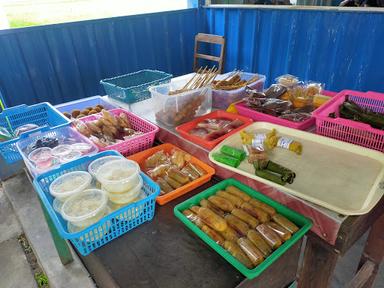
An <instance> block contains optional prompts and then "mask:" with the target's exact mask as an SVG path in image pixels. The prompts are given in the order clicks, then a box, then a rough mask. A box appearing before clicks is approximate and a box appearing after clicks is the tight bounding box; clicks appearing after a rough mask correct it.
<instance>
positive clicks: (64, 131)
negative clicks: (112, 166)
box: [16, 126, 98, 177]
mask: <svg viewBox="0 0 384 288" xmlns="http://www.w3.org/2000/svg"><path fill="white" fill-rule="evenodd" d="M44 137H53V138H57V139H58V140H59V144H62V143H63V142H64V141H68V140H72V141H71V142H76V143H87V144H90V145H91V146H92V148H91V149H90V151H89V152H88V153H87V154H88V155H92V154H96V153H97V151H98V148H97V146H96V145H95V144H94V143H93V142H92V141H91V140H89V139H88V138H87V137H85V136H83V135H82V134H80V133H79V132H77V131H76V129H74V128H71V127H70V126H65V127H59V128H49V127H44V128H42V129H41V130H39V131H37V132H34V133H30V134H22V135H21V136H20V140H19V141H18V142H17V143H16V146H17V149H18V150H19V152H20V154H21V156H22V157H23V159H24V163H25V166H26V167H27V169H28V170H29V172H30V173H31V175H32V176H33V177H36V176H37V175H39V174H42V173H44V172H47V171H48V170H52V169H55V168H58V167H60V165H62V164H60V163H58V164H57V165H55V166H52V167H51V168H50V169H48V170H47V169H45V170H41V169H38V168H36V167H35V166H34V165H33V164H32V162H31V161H30V160H29V159H28V155H29V153H30V152H31V151H30V149H29V146H30V145H33V143H35V142H36V141H37V140H38V139H42V138H44Z"/></svg>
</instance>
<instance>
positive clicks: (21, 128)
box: [15, 124, 39, 137]
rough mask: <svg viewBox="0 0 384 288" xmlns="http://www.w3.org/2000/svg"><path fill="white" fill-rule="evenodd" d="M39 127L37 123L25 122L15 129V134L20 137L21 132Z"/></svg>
mask: <svg viewBox="0 0 384 288" xmlns="http://www.w3.org/2000/svg"><path fill="white" fill-rule="evenodd" d="M37 128H39V126H38V125H36V124H25V125H22V126H19V127H17V128H16V129H15V136H16V137H19V136H20V135H21V134H23V133H25V132H28V131H31V130H34V129H37Z"/></svg>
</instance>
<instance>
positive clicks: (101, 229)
mask: <svg viewBox="0 0 384 288" xmlns="http://www.w3.org/2000/svg"><path fill="white" fill-rule="evenodd" d="M108 155H120V154H119V153H117V152H115V151H105V152H101V153H98V154H96V155H93V156H85V157H83V158H80V159H78V160H75V161H73V162H70V163H67V164H64V165H63V166H61V167H60V168H59V169H55V170H52V171H50V172H47V173H44V174H42V175H40V176H39V177H37V178H36V179H35V180H34V181H33V186H34V187H35V190H36V191H37V193H38V195H39V197H40V199H41V201H42V203H43V205H44V206H45V208H46V210H47V211H48V214H49V216H50V217H51V218H52V221H53V223H54V225H55V226H56V228H57V230H58V231H59V234H60V236H61V237H63V238H64V239H68V240H70V241H71V242H72V244H73V245H74V246H75V247H76V249H77V250H78V251H79V253H80V254H81V255H84V256H86V255H88V254H89V253H91V252H92V251H94V250H95V249H97V248H99V247H101V246H103V245H105V244H107V243H108V242H110V241H112V240H113V239H115V238H117V237H119V236H121V235H123V234H125V233H127V232H128V231H130V230H132V229H133V228H135V227H137V226H139V225H141V224H143V223H145V222H146V221H150V220H152V218H153V216H154V214H155V199H156V197H157V196H158V195H159V193H160V187H159V186H158V185H157V184H156V183H155V182H153V181H152V180H151V179H150V178H149V177H148V176H146V175H145V174H144V173H140V176H141V177H142V179H143V183H144V185H143V188H142V191H143V192H144V193H145V195H146V198H144V199H142V200H140V201H138V202H135V203H132V204H129V205H127V206H125V207H122V208H120V209H118V210H116V211H114V212H112V213H110V214H108V215H107V216H105V217H103V218H102V219H101V220H99V221H98V222H97V223H95V224H93V225H92V226H89V227H88V228H86V229H84V230H83V231H80V232H77V233H70V232H68V228H67V221H65V220H64V219H63V218H62V217H61V215H60V214H59V213H56V212H55V211H54V209H53V206H52V205H53V204H52V203H53V199H54V198H53V197H52V196H51V194H50V193H49V185H50V184H51V183H52V181H53V180H54V179H56V178H57V177H59V176H61V175H63V174H65V173H68V172H72V171H87V168H88V165H89V164H90V163H91V162H92V161H94V160H95V159H98V158H100V157H104V156H108Z"/></svg>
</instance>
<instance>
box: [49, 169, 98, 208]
mask: <svg viewBox="0 0 384 288" xmlns="http://www.w3.org/2000/svg"><path fill="white" fill-rule="evenodd" d="M91 181H92V176H91V174H89V173H88V172H85V171H74V172H69V173H66V174H64V175H62V176H60V177H58V178H56V179H55V180H54V181H53V182H52V183H51V185H50V186H49V192H50V193H51V195H52V196H53V197H56V198H57V199H58V200H60V201H64V200H66V199H67V198H68V197H70V196H72V195H75V194H78V193H80V192H81V191H83V190H85V189H87V188H88V187H89V185H90V184H91Z"/></svg>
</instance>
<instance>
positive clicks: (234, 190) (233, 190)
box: [225, 186, 251, 201]
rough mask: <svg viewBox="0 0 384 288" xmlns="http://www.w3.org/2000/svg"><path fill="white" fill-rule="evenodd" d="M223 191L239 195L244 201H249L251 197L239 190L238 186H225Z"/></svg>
mask: <svg viewBox="0 0 384 288" xmlns="http://www.w3.org/2000/svg"><path fill="white" fill-rule="evenodd" d="M225 192H228V193H231V194H232V195H235V196H237V197H240V198H241V199H243V200H244V201H249V200H250V199H251V196H249V195H248V194H247V193H245V192H243V191H241V190H240V189H239V188H237V187H235V186H228V187H227V188H225Z"/></svg>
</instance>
